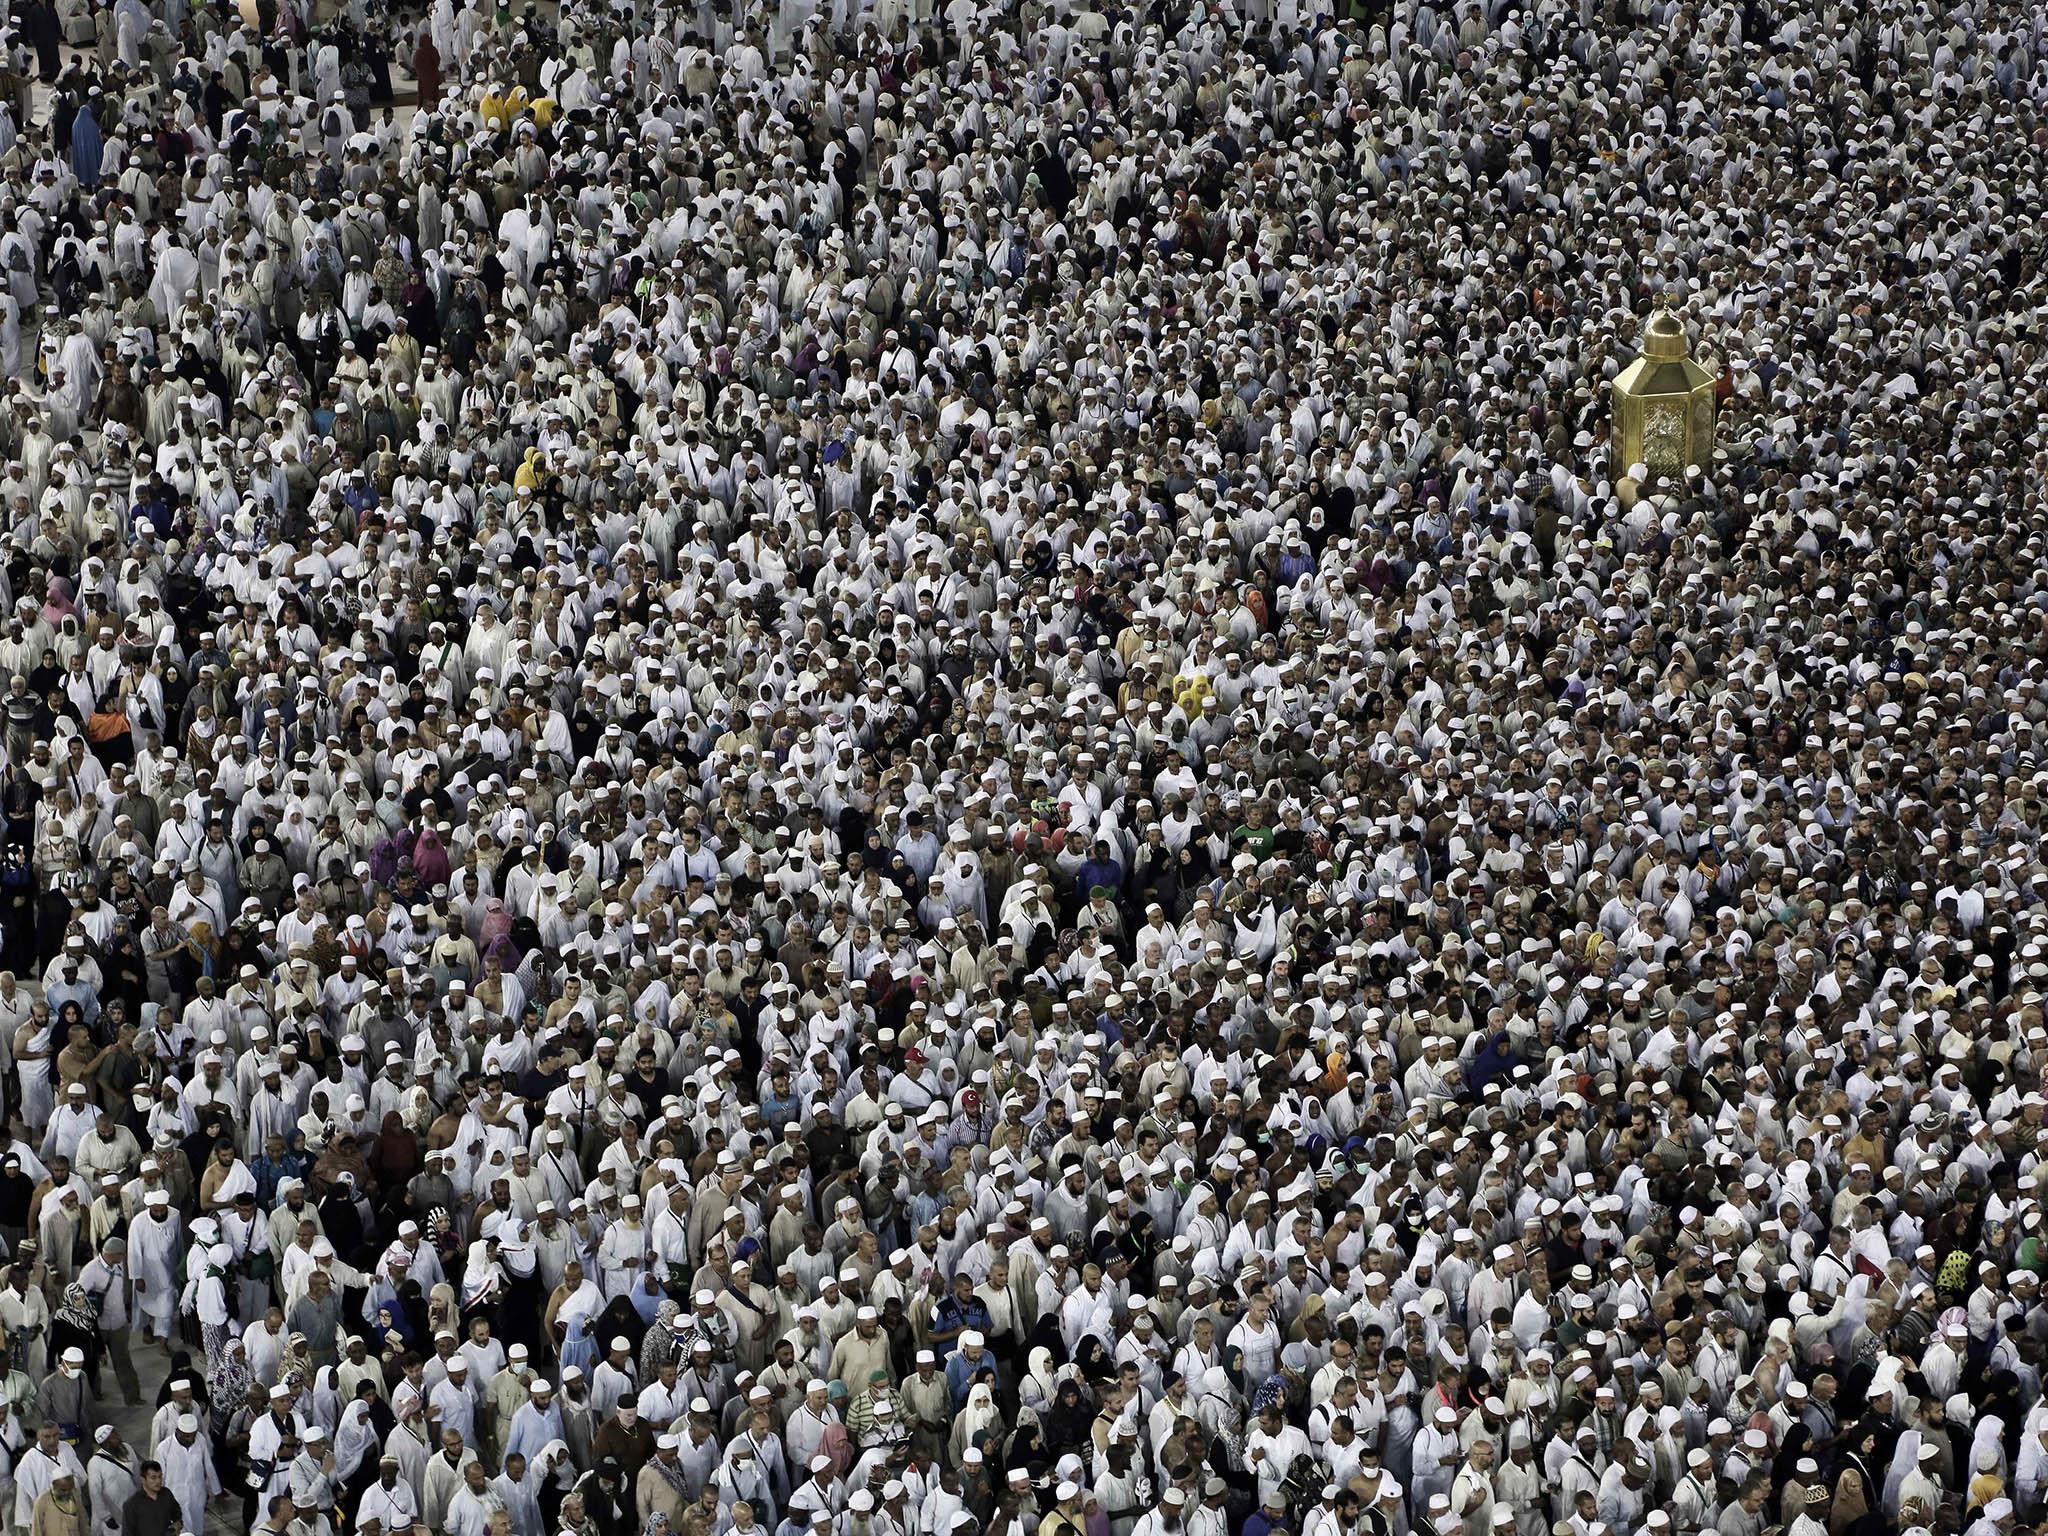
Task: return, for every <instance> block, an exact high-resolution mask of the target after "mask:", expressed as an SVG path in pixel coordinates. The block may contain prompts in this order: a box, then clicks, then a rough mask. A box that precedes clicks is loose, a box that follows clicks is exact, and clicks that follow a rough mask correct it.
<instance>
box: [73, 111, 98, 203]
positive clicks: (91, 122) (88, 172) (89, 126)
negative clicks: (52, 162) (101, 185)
mask: <svg viewBox="0 0 2048 1536" xmlns="http://www.w3.org/2000/svg"><path fill="white" fill-rule="evenodd" d="M101 145H102V141H101V138H100V120H99V119H98V118H97V117H95V116H93V111H92V108H91V107H80V108H79V109H78V116H76V117H74V118H73V119H72V120H71V173H72V174H73V175H74V176H76V177H77V178H78V179H79V180H80V181H81V182H83V183H84V184H85V185H86V186H88V187H89V186H92V185H93V184H94V183H96V182H97V181H98V180H99V179H100V150H101Z"/></svg>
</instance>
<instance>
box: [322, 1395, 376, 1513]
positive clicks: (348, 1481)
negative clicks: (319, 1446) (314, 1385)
mask: <svg viewBox="0 0 2048 1536" xmlns="http://www.w3.org/2000/svg"><path fill="white" fill-rule="evenodd" d="M381 1438H382V1437H381V1436H380V1435H379V1434H378V1433H377V1426H376V1424H375V1423H374V1422H373V1421H372V1419H371V1415H370V1404H369V1400H368V1398H366V1397H358V1398H357V1399H356V1400H355V1401H354V1402H352V1403H350V1404H349V1405H348V1407H346V1408H344V1409H343V1410H342V1413H341V1422H340V1423H339V1424H337V1425H336V1426H335V1429H334V1474H333V1475H334V1479H335V1481H336V1482H338V1483H340V1484H342V1485H343V1486H344V1487H346V1488H347V1489H348V1502H349V1503H350V1504H351V1505H353V1504H354V1502H355V1500H356V1498H357V1497H358V1496H360V1495H361V1493H362V1490H363V1488H364V1487H366V1486H367V1485H368V1484H369V1483H370V1482H371V1481H372V1480H373V1479H374V1478H375V1477H376V1475H377V1457H376V1456H375V1455H374V1454H372V1452H374V1451H375V1449H376V1447H377V1445H378V1442H379V1441H380V1440H381Z"/></svg>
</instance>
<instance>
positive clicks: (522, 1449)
mask: <svg viewBox="0 0 2048 1536" xmlns="http://www.w3.org/2000/svg"><path fill="white" fill-rule="evenodd" d="M567 1438H568V1437H567V1436H566V1435H564V1434H563V1433H562V1409H561V1405H560V1404H558V1403H554V1402H550V1403H549V1404H548V1406H547V1408H546V1410H545V1411H543V1410H542V1409H541V1408H540V1407H539V1406H538V1405H536V1404H535V1403H533V1402H532V1401H530V1400H529V1401H527V1402H524V1403H521V1404H520V1405H519V1411H518V1412H517V1413H515V1414H513V1415H512V1434H511V1437H510V1438H509V1439H508V1440H506V1442H505V1454H506V1455H507V1456H511V1455H513V1454H515V1453H516V1454H518V1455H521V1456H524V1457H525V1458H526V1460H527V1464H528V1465H529V1466H530V1465H532V1463H533V1458H534V1457H535V1456H537V1455H539V1454H540V1452H541V1450H542V1449H543V1448H544V1447H545V1446H546V1445H547V1443H548V1442H549V1441H550V1440H567Z"/></svg>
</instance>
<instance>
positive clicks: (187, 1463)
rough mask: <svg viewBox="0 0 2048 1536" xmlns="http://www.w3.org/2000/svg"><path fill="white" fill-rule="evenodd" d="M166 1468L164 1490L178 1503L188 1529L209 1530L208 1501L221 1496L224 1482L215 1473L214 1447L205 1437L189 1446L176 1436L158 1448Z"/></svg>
mask: <svg viewBox="0 0 2048 1536" xmlns="http://www.w3.org/2000/svg"><path fill="white" fill-rule="evenodd" d="M156 1459H157V1460H158V1461H159V1462H161V1463H162V1464H163V1469H164V1486H165V1487H166V1488H168V1489H170V1490H171V1493H172V1494H173V1495H174V1496H175V1497H176V1498H177V1500H178V1509H179V1512H180V1513H181V1514H182V1515H183V1517H184V1521H185V1529H186V1530H188V1531H203V1530H205V1529H206V1501H207V1500H208V1499H210V1498H212V1497H213V1496H214V1495H215V1494H216V1493H219V1492H220V1478H219V1476H218V1475H217V1474H216V1473H215V1472H214V1470H213V1447H212V1446H210V1445H209V1444H208V1443H207V1441H206V1438H205V1437H204V1436H203V1435H194V1436H193V1437H192V1443H191V1444H190V1445H187V1444H185V1443H184V1441H182V1440H180V1439H179V1438H178V1436H176V1435H172V1436H171V1437H170V1438H169V1439H168V1440H166V1441H164V1443H163V1444H162V1445H160V1446H158V1447H157V1448H156Z"/></svg>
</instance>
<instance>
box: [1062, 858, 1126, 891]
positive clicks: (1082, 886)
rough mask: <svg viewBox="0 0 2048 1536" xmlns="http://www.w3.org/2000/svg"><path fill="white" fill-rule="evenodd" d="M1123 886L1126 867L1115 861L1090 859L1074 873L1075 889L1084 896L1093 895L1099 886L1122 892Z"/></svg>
mask: <svg viewBox="0 0 2048 1536" xmlns="http://www.w3.org/2000/svg"><path fill="white" fill-rule="evenodd" d="M1123 884H1124V867H1123V865H1121V864H1119V863H1117V861H1116V860H1115V859H1101V860H1096V859H1089V860H1088V861H1087V862H1085V863H1084V864H1082V866H1081V867H1080V869H1078V870H1076V871H1075V873H1074V887H1075V889H1077V890H1078V891H1080V893H1081V894H1082V895H1083V896H1088V895H1090V894H1092V893H1093V892H1094V890H1095V888H1096V887H1097V886H1098V885H1101V886H1107V887H1108V888H1109V889H1110V890H1112V891H1120V890H1122V889H1123Z"/></svg>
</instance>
